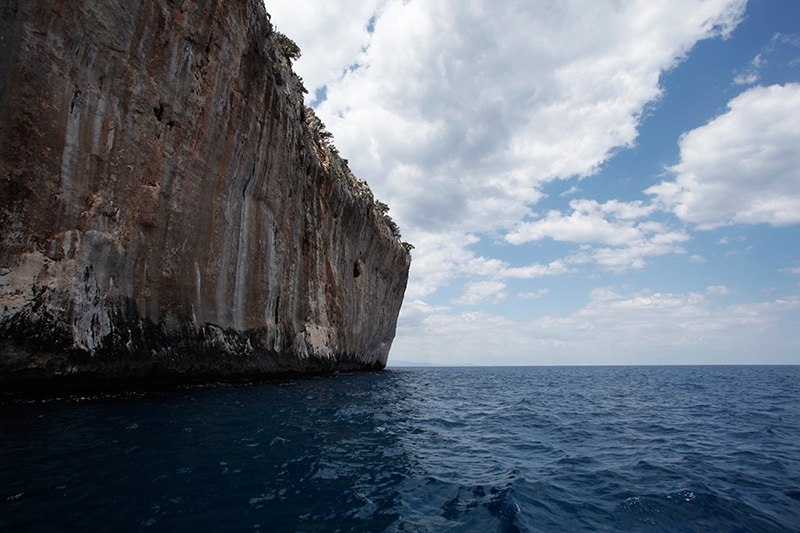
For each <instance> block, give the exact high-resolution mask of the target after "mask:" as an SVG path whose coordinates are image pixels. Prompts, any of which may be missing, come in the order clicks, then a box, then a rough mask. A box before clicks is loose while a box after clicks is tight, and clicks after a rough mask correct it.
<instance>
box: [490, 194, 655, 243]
mask: <svg viewBox="0 0 800 533" xmlns="http://www.w3.org/2000/svg"><path fill="white" fill-rule="evenodd" d="M569 205H570V207H571V208H572V213H571V214H570V215H569V216H564V215H563V214H562V213H561V212H560V211H555V210H554V211H550V212H549V213H548V214H547V216H546V217H545V218H543V219H540V220H536V221H534V222H528V223H523V224H520V226H519V227H518V228H517V229H516V230H515V231H513V232H511V233H509V234H508V235H507V236H506V240H507V241H508V242H510V243H512V244H523V243H526V242H531V241H538V240H540V239H543V238H545V237H550V238H552V239H554V240H556V241H568V242H577V243H600V244H609V245H614V246H620V245H625V244H630V243H633V242H635V241H638V240H640V239H641V238H642V231H640V230H639V229H638V228H636V227H635V226H634V224H633V222H632V220H634V219H636V218H639V217H642V216H646V215H649V214H650V213H652V212H653V211H654V210H655V206H643V205H642V202H640V201H636V202H629V203H625V202H619V201H616V200H612V201H610V202H606V203H605V204H599V203H598V202H596V201H594V200H572V201H571V202H570V203H569ZM606 215H611V216H612V217H613V218H615V219H618V221H615V222H609V221H608V220H606V218H605V217H606Z"/></svg>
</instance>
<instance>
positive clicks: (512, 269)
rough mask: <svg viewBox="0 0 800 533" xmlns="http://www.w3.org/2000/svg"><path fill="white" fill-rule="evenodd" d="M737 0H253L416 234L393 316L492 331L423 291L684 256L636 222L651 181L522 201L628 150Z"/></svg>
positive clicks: (728, 24)
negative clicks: (535, 248) (292, 46)
mask: <svg viewBox="0 0 800 533" xmlns="http://www.w3.org/2000/svg"><path fill="white" fill-rule="evenodd" d="M745 4H746V0H630V1H626V2H617V1H612V0H608V1H594V0H566V1H563V2H547V3H541V2H529V1H527V0H509V1H506V2H502V3H499V4H498V3H497V2H490V1H489V0H475V1H471V2H462V1H460V0H442V1H438V2H428V1H424V0H355V1H354V2H348V3H346V5H345V4H342V5H338V4H337V5H335V6H334V5H333V4H331V3H330V2H328V3H326V2H323V1H322V0H311V1H308V2H303V3H302V4H298V3H297V2H289V1H288V0H269V1H267V2H266V6H267V10H268V11H269V12H271V13H272V14H273V22H275V23H276V24H277V26H278V28H279V29H280V30H281V31H284V32H285V33H287V34H288V35H290V36H291V37H293V38H294V39H295V40H296V41H297V42H298V44H299V45H300V47H301V48H302V50H303V56H302V57H301V58H300V60H299V61H298V62H297V63H296V69H297V70H298V72H299V73H300V75H301V76H303V77H304V79H305V84H306V87H307V88H308V89H309V93H310V94H309V102H310V103H311V102H314V101H315V100H316V102H314V103H315V105H316V110H317V114H318V115H319V116H320V117H321V118H322V120H323V121H324V122H325V123H326V124H327V126H328V129H329V130H330V131H331V132H333V133H334V135H335V139H336V145H337V147H338V148H339V150H340V152H341V153H342V154H343V156H344V157H346V158H348V159H349V162H350V167H351V168H352V169H353V170H354V172H355V173H356V174H357V175H358V176H359V177H361V178H364V179H366V180H367V181H368V182H369V184H370V186H371V188H372V189H373V191H374V192H375V194H376V196H377V197H378V198H380V199H381V200H383V201H386V202H387V203H388V204H389V205H391V207H392V216H393V218H394V219H395V220H396V221H397V222H398V224H399V225H400V227H401V228H402V230H403V234H404V238H405V239H406V240H408V241H410V242H412V243H413V244H414V245H415V247H416V249H415V250H414V253H413V263H412V271H411V278H410V281H409V286H408V290H407V293H406V294H407V301H410V302H418V303H415V304H413V305H410V306H409V307H408V310H406V308H405V307H404V313H405V314H406V317H407V318H409V319H410V317H411V316H412V315H413V316H414V317H416V318H415V321H414V323H415V324H417V326H419V327H423V326H421V324H426V325H425V326H424V327H434V326H438V327H443V328H445V327H452V328H454V329H453V331H455V330H458V328H460V327H462V326H464V327H466V326H468V325H470V324H473V325H474V324H476V323H479V322H480V323H485V324H492V325H493V326H494V328H495V330H494V331H495V334H497V332H498V331H500V329H499V328H502V327H505V326H506V325H510V326H511V327H517V325H516V324H514V323H513V322H509V321H508V320H506V319H503V318H501V317H493V316H489V315H484V314H481V313H476V314H462V315H457V316H453V315H451V314H450V313H451V312H452V311H451V310H448V311H435V312H430V313H428V312H427V311H430V309H431V307H428V308H426V307H425V306H426V305H427V304H425V302H424V299H425V298H428V297H429V296H431V295H433V294H434V293H435V292H436V291H437V290H439V289H440V288H442V287H446V286H453V287H461V288H463V293H462V294H461V295H460V297H459V296H456V297H455V298H454V299H453V300H451V302H452V301H455V302H460V303H462V304H465V305H468V304H470V303H478V302H484V303H485V302H493V301H497V300H498V299H502V298H505V297H506V290H507V286H506V285H507V284H508V280H510V279H533V278H538V277H543V276H558V275H562V274H566V273H569V272H572V271H573V270H574V268H575V267H576V266H577V265H581V264H589V263H591V264H596V265H600V266H601V267H603V268H606V269H611V270H624V269H627V268H640V267H642V266H643V265H644V264H645V262H646V260H647V258H648V257H653V256H656V255H662V254H666V253H681V252H683V249H682V248H681V246H680V243H682V242H684V241H686V240H688V238H689V237H688V235H687V234H686V233H685V232H684V231H682V230H680V229H674V228H670V227H668V226H666V225H664V224H660V223H656V222H653V221H652V220H648V217H650V216H651V215H653V214H654V210H655V209H657V208H659V207H660V206H663V205H666V202H667V198H666V197H665V196H663V195H657V200H658V203H656V202H653V203H646V202H620V201H609V202H604V203H600V202H597V201H595V200H591V199H582V200H578V199H576V200H573V201H572V202H571V203H570V209H571V210H570V211H568V212H562V211H558V210H553V211H550V212H549V213H546V214H545V215H544V216H543V217H541V218H538V219H537V218H536V217H535V214H534V212H533V209H532V207H533V206H534V205H535V204H536V203H537V202H539V201H540V200H541V199H542V198H544V196H545V195H544V193H543V192H542V191H543V188H544V186H545V185H546V184H547V183H548V182H551V181H553V180H558V179H571V178H575V177H587V176H591V175H592V174H594V173H596V172H597V171H598V169H599V167H600V165H602V164H603V163H604V162H605V161H607V160H608V159H609V158H610V157H611V156H612V155H613V154H614V153H615V151H616V150H618V149H619V148H622V147H632V146H634V144H635V140H636V137H637V134H638V128H639V125H640V123H641V120H642V116H643V113H644V111H645V109H646V108H647V106H648V105H651V104H652V103H653V102H657V101H658V100H659V98H660V97H661V95H662V88H661V86H660V85H659V78H660V76H661V74H662V73H663V72H665V71H667V70H669V69H671V68H673V67H675V66H676V65H677V64H678V63H679V62H680V61H681V60H682V59H683V58H684V57H685V55H686V54H687V53H688V52H689V50H691V48H692V47H693V46H694V45H695V44H696V43H697V42H698V41H699V40H702V39H707V38H712V37H720V36H721V37H726V36H727V35H729V34H730V32H731V31H732V30H733V29H734V28H735V27H736V25H737V24H738V23H739V22H740V20H741V19H742V16H743V13H744V7H745ZM578 191H579V189H577V187H572V188H570V189H569V190H568V191H567V193H566V194H567V195H569V194H575V193H577V192H578ZM662 196H663V197H662ZM487 238H490V239H496V240H499V241H505V242H506V243H509V244H513V245H515V246H512V248H518V246H519V245H522V244H525V243H536V242H538V241H541V240H543V239H552V240H555V241H559V242H565V243H572V244H574V245H575V247H576V248H577V250H576V251H574V252H573V253H570V254H568V255H566V256H564V257H562V258H560V259H556V260H549V261H546V262H532V263H529V264H525V262H524V261H517V262H513V263H512V262H510V261H506V260H502V259H499V258H496V257H488V256H486V255H481V254H479V253H476V252H475V251H473V249H474V248H475V247H476V246H477V245H478V244H479V243H481V241H482V240H484V239H487ZM519 257H520V255H519V254H518V255H516V258H517V259H518V258H519ZM407 305H408V304H407ZM452 321H455V322H457V323H458V324H459V325H458V326H456V325H455V324H454V323H452ZM527 345H529V346H531V347H536V346H537V343H536V342H531V343H528V344H527ZM431 349H432V350H435V347H433V346H431ZM406 358H411V359H413V357H406Z"/></svg>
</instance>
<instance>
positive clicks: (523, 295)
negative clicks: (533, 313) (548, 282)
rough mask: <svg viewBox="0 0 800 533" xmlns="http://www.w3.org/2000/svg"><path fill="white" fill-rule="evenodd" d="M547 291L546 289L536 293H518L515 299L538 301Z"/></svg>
mask: <svg viewBox="0 0 800 533" xmlns="http://www.w3.org/2000/svg"><path fill="white" fill-rule="evenodd" d="M548 292H549V291H548V290H547V289H539V290H538V291H530V292H518V293H517V298H522V299H523V300H538V299H539V298H541V297H543V296H544V295H546V294H547V293H548Z"/></svg>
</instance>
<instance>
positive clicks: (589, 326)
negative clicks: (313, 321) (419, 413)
mask: <svg viewBox="0 0 800 533" xmlns="http://www.w3.org/2000/svg"><path fill="white" fill-rule="evenodd" d="M591 296H592V299H591V301H590V302H589V303H588V304H586V305H585V306H583V307H581V308H580V309H578V310H576V311H575V312H573V313H569V314H565V315H549V316H545V317H542V318H538V319H534V320H511V319H508V318H504V317H501V316H496V315H492V314H489V313H485V312H471V313H463V314H458V315H451V314H447V313H434V314H431V315H429V316H427V317H426V318H425V320H424V321H423V322H422V323H419V324H415V325H414V326H413V328H408V329H407V327H406V325H405V324H404V323H403V322H402V321H401V323H400V325H399V327H398V337H397V339H396V340H395V344H394V347H393V349H392V357H394V358H397V359H403V360H415V361H425V360H427V357H428V356H429V354H435V355H436V360H437V361H439V362H443V363H461V364H696V363H697V361H705V362H707V363H708V362H711V363H722V364H733V363H743V362H752V361H753V359H752V356H753V353H759V354H763V358H762V359H759V362H761V363H762V364H764V363H790V362H796V352H797V350H798V349H800V332H798V329H797V328H796V327H793V324H796V323H797V320H798V319H800V299H798V298H790V299H777V300H772V301H764V302H753V303H746V304H737V305H727V306H722V305H718V304H716V303H715V302H714V300H713V299H709V298H707V297H706V296H704V295H702V294H696V293H686V294H676V293H659V292H651V291H647V290H643V291H637V292H635V293H630V294H623V293H621V292H619V291H617V290H615V289H613V288H610V287H606V288H599V289H596V290H595V291H593V292H592V294H591ZM464 339H468V342H465V341H464Z"/></svg>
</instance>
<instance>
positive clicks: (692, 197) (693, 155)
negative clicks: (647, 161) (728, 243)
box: [645, 83, 800, 229]
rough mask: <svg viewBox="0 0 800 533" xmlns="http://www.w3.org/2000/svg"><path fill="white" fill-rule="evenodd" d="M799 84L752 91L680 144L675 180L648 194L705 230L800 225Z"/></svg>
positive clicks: (746, 92) (731, 102)
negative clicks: (764, 224)
mask: <svg viewBox="0 0 800 533" xmlns="http://www.w3.org/2000/svg"><path fill="white" fill-rule="evenodd" d="M798 124H800V84H797V83H790V84H786V85H772V86H770V87H754V88H752V89H749V90H747V91H745V92H743V93H742V94H740V95H739V96H737V97H736V98H734V99H733V100H731V101H730V102H729V103H728V111H727V112H726V113H725V114H723V115H721V116H719V117H717V118H715V119H714V120H712V121H711V122H709V123H708V124H706V125H704V126H701V127H699V128H697V129H695V130H692V131H690V132H688V133H686V134H684V135H683V136H682V137H681V139H680V143H679V144H680V154H681V156H680V157H681V159H680V162H679V163H678V164H677V165H675V166H674V167H671V168H670V171H672V172H673V173H674V174H675V180H674V181H664V182H661V183H660V184H658V185H656V186H654V187H651V188H649V189H647V190H646V191H645V192H647V193H649V194H652V195H655V197H656V198H657V200H658V201H660V202H661V203H663V205H664V206H665V207H666V208H667V209H669V210H671V211H672V212H673V213H675V214H676V215H677V216H678V217H680V218H681V219H683V220H685V221H687V222H691V223H694V224H696V225H697V227H698V228H700V229H712V228H716V227H720V226H725V225H730V224H736V223H743V224H759V223H766V224H771V225H773V226H788V225H790V224H796V223H798V222H800V150H798V148H797V147H798V146H800V126H798Z"/></svg>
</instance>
